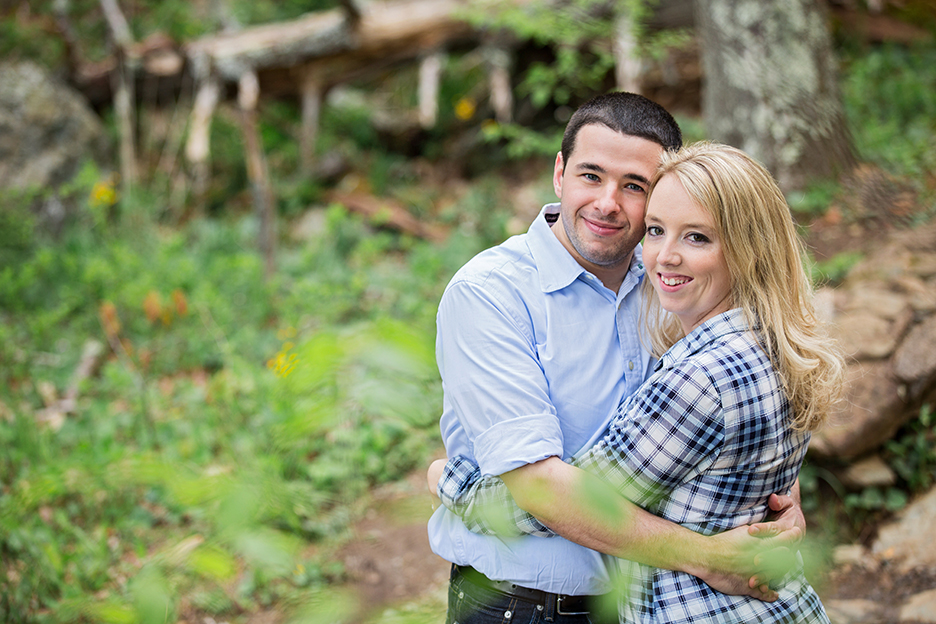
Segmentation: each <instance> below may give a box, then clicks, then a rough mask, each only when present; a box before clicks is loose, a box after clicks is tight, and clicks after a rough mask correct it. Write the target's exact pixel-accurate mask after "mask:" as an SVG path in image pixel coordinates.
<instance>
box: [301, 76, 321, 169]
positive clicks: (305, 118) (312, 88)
mask: <svg viewBox="0 0 936 624" xmlns="http://www.w3.org/2000/svg"><path fill="white" fill-rule="evenodd" d="M301 89H302V136H301V140H300V143H299V145H300V149H301V150H302V152H301V167H302V175H303V176H305V177H308V176H311V175H312V169H313V167H314V166H315V142H316V140H317V139H318V129H319V117H320V116H321V112H322V96H323V85H322V80H321V78H320V77H319V75H318V73H317V72H316V71H314V70H312V69H306V70H305V72H303V74H302V85H301Z"/></svg>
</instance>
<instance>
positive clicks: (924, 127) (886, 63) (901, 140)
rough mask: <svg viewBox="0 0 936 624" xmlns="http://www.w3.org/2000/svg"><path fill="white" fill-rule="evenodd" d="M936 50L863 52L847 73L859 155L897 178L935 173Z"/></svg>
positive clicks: (848, 107) (846, 96)
mask: <svg viewBox="0 0 936 624" xmlns="http://www.w3.org/2000/svg"><path fill="white" fill-rule="evenodd" d="M934 81H936V45H934V44H933V42H932V41H931V40H930V41H928V42H923V43H919V44H915V45H912V46H898V45H895V44H890V45H884V46H881V47H880V48H875V49H871V50H863V51H862V53H861V54H860V55H856V56H854V57H853V58H851V59H849V60H848V61H847V63H846V66H845V69H844V71H843V79H842V92H843V100H844V104H845V111H846V114H847V115H848V119H849V126H850V127H851V129H852V132H853V134H854V139H855V144H856V146H857V148H858V151H859V153H860V155H861V156H862V157H863V158H865V159H867V160H871V161H873V162H875V163H877V164H879V165H881V166H883V167H885V168H887V169H889V170H890V171H892V172H893V173H895V174H897V175H905V176H910V177H912V178H915V179H923V178H924V177H925V176H926V174H927V173H928V172H931V171H933V169H936V92H934V90H933V88H932V85H933V84H934Z"/></svg>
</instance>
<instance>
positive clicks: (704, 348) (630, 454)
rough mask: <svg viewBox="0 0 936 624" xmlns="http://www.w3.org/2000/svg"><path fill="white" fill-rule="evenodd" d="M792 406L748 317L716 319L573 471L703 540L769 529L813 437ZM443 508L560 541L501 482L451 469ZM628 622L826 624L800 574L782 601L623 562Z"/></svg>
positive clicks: (499, 529)
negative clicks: (795, 419)
mask: <svg viewBox="0 0 936 624" xmlns="http://www.w3.org/2000/svg"><path fill="white" fill-rule="evenodd" d="M789 419H790V405H789V402H788V401H787V399H786V397H785V395H784V393H783V389H782V387H781V385H780V382H779V379H778V377H777V375H776V373H775V371H774V369H773V366H772V365H771V363H770V360H769V358H768V357H767V356H766V354H765V353H764V351H763V349H762V348H761V347H760V345H758V343H757V341H756V338H755V336H754V334H753V333H752V331H749V327H748V325H747V323H746V322H745V320H744V316H743V314H742V313H741V311H740V310H732V311H729V312H726V313H724V314H722V315H719V316H716V317H714V318H712V319H710V320H709V321H707V322H706V323H704V324H702V325H701V326H699V327H698V328H696V329H695V330H694V331H693V332H692V333H691V334H690V335H688V336H686V337H685V338H683V339H682V340H680V341H679V342H678V343H677V344H675V345H673V347H672V348H670V350H669V351H667V353H665V354H664V355H663V357H662V358H661V359H660V362H659V363H658V366H657V369H656V371H655V372H654V374H653V375H652V376H651V377H650V378H649V379H648V380H647V381H646V382H645V383H644V385H643V386H642V387H641V388H640V389H639V390H638V391H637V392H636V393H635V394H634V395H632V396H631V397H629V398H627V399H625V400H624V401H623V402H622V403H621V405H620V407H619V408H618V410H617V412H616V414H615V417H614V419H613V420H612V422H611V424H610V426H609V428H608V430H607V432H606V434H605V436H604V438H602V439H601V440H600V441H599V442H598V443H597V444H596V445H595V446H593V447H591V448H589V449H585V450H584V452H582V453H581V454H580V455H579V456H578V457H576V458H575V459H574V460H573V462H572V463H573V464H574V465H576V466H579V467H581V468H583V469H584V470H587V471H589V472H592V473H594V474H597V475H599V476H601V477H602V478H603V479H605V480H607V481H608V482H610V483H611V484H613V485H614V486H615V487H616V488H617V490H618V491H619V492H621V494H623V495H624V496H626V497H627V498H628V499H630V500H631V501H633V502H634V503H636V504H638V505H640V506H641V507H644V508H645V509H647V510H648V511H651V512H652V513H654V514H656V515H658V516H661V517H663V518H666V519H668V520H671V521H673V522H676V523H679V524H682V525H683V526H685V527H687V528H690V529H692V530H694V531H697V532H700V533H703V534H707V535H708V534H713V533H719V532H722V531H726V530H728V529H732V528H735V527H737V526H741V525H743V524H749V523H751V522H757V521H760V520H762V519H763V518H764V517H765V516H766V514H767V511H768V507H767V499H768V497H769V496H770V494H772V493H774V492H778V493H779V492H786V491H788V490H789V489H790V487H791V486H792V485H793V482H794V481H795V480H796V477H797V474H798V473H799V468H800V465H801V464H802V460H803V457H804V455H805V453H806V449H807V446H808V443H809V434H808V433H800V432H795V431H793V430H792V429H790V427H789ZM439 495H440V497H441V498H442V501H443V503H444V504H445V505H446V506H447V507H448V508H449V509H451V510H452V511H454V512H455V513H457V514H458V515H459V516H461V517H462V518H463V520H464V522H465V523H466V525H467V526H468V527H469V528H470V529H471V530H472V531H476V532H480V533H486V534H497V535H500V536H502V537H504V536H516V535H523V534H530V535H539V536H551V535H554V533H552V532H551V531H550V530H549V529H548V528H547V527H546V526H544V525H543V524H541V523H540V522H539V521H537V520H536V518H534V517H533V516H531V515H530V514H528V513H526V512H524V511H523V510H521V509H520V508H519V507H517V505H516V503H514V502H513V499H512V498H511V497H510V492H509V491H508V490H507V488H506V486H505V485H504V484H503V481H501V480H500V478H498V477H490V476H489V477H483V478H482V477H481V474H480V472H479V471H478V469H477V466H475V465H474V464H473V463H472V462H471V460H469V459H466V458H464V457H455V458H452V459H451V460H450V461H449V462H448V464H447V465H446V467H445V471H444V474H443V477H442V479H441V480H440V482H439ZM620 563H621V568H622V572H623V573H624V574H625V577H626V578H627V579H628V585H629V586H628V591H627V592H626V599H623V600H622V601H621V604H620V608H621V618H622V621H626V622H765V621H767V622H828V618H827V617H826V614H825V611H824V609H823V607H822V604H821V603H820V601H819V598H818V596H817V595H816V593H815V592H814V591H813V589H812V588H811V587H810V586H809V584H808V583H807V582H806V580H805V578H804V576H803V572H802V566H799V567H798V568H796V569H794V570H793V571H791V572H790V573H789V574H787V576H786V577H784V578H783V579H782V580H781V582H780V586H779V589H778V593H779V594H780V598H779V600H777V601H776V602H773V603H767V602H761V601H758V600H755V599H753V598H746V597H743V596H729V595H726V594H722V593H719V592H716V591H715V590H713V589H711V588H710V587H709V586H708V585H706V584H705V583H703V582H702V581H701V580H699V579H697V578H696V577H694V576H691V575H689V574H685V573H681V572H672V571H669V570H662V569H659V568H652V567H649V566H644V565H640V564H636V563H632V562H627V561H623V560H621V562H620Z"/></svg>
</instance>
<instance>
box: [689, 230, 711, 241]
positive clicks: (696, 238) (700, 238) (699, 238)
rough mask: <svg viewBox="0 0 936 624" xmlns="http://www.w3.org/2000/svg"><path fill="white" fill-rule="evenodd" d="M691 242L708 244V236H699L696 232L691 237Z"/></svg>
mask: <svg viewBox="0 0 936 624" xmlns="http://www.w3.org/2000/svg"><path fill="white" fill-rule="evenodd" d="M689 240H691V241H692V242H693V243H707V242H708V236H706V235H705V234H698V233H695V232H694V233H692V234H690V235H689Z"/></svg>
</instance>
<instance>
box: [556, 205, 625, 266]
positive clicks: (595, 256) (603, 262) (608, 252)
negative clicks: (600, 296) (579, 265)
mask: <svg viewBox="0 0 936 624" xmlns="http://www.w3.org/2000/svg"><path fill="white" fill-rule="evenodd" d="M577 219H580V217H577V216H572V217H568V216H566V215H565V214H563V215H562V227H563V228H564V229H565V232H566V237H567V238H568V239H569V243H571V245H572V248H573V249H575V251H576V253H578V255H579V256H580V257H581V258H582V259H583V260H585V261H586V262H589V263H591V264H593V265H595V266H599V267H602V268H613V267H615V266H618V265H621V264H623V263H625V262H626V261H628V260H629V259H630V257H631V254H632V253H633V251H634V248H635V247H637V243H639V242H640V239H639V238H638V239H636V240H634V241H633V242H631V239H632V238H633V237H632V236H629V234H631V232H628V235H625V236H623V237H622V238H620V239H618V242H617V243H616V244H614V245H612V246H607V245H594V246H591V247H590V246H589V245H588V244H586V242H585V240H583V239H584V237H583V236H580V235H579V229H577V228H576V220H577ZM587 227H588V226H586V225H585V223H584V221H583V222H582V224H581V229H582V230H585V229H587ZM586 235H587V234H586Z"/></svg>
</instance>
